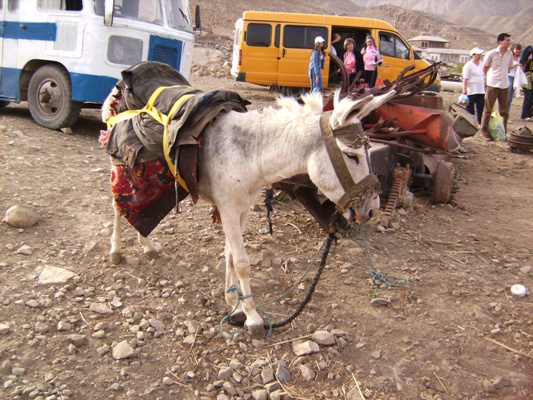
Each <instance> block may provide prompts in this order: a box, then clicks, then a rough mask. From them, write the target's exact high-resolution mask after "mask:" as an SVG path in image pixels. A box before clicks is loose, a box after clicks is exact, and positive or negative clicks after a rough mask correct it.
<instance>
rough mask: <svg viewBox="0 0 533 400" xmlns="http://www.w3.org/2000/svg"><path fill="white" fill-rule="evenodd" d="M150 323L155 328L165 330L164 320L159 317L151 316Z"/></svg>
mask: <svg viewBox="0 0 533 400" xmlns="http://www.w3.org/2000/svg"><path fill="white" fill-rule="evenodd" d="M148 323H149V324H150V325H151V326H152V327H154V328H155V330H156V331H160V332H163V331H164V330H165V324H164V323H163V321H161V320H160V319H157V318H151V319H150V320H149V321H148Z"/></svg>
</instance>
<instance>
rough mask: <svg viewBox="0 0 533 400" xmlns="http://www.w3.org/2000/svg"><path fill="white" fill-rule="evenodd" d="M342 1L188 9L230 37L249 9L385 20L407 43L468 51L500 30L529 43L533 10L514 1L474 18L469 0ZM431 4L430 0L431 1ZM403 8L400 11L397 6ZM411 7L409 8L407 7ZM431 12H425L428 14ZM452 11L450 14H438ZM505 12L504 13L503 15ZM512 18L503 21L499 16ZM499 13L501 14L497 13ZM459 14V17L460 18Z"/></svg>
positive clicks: (483, 9)
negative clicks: (443, 42) (439, 40)
mask: <svg viewBox="0 0 533 400" xmlns="http://www.w3.org/2000/svg"><path fill="white" fill-rule="evenodd" d="M356 3H358V2H357V1H355V0H353V1H352V2H347V1H342V0H325V1H316V0H313V1H303V0H296V1H293V2H292V3H291V4H290V5H288V4H287V2H284V1H281V0H273V1H270V2H264V1H259V0H236V1H234V2H229V1H225V0H221V1H216V2H202V1H201V0H191V5H192V6H195V5H197V4H199V5H200V7H201V16H202V27H203V29H204V30H207V31H208V32H210V33H212V34H214V35H218V36H227V37H232V32H233V27H234V24H235V21H236V20H237V19H238V18H239V17H241V16H242V13H243V12H244V11H247V10H253V11H285V12H299V13H310V14H336V15H346V16H357V17H369V18H378V19H383V20H385V21H387V22H389V23H391V24H392V25H394V26H395V27H396V28H397V29H398V31H399V32H400V33H401V34H402V36H404V37H405V38H407V39H409V38H411V37H413V36H417V35H419V34H421V33H425V34H429V35H437V36H441V37H443V38H445V39H447V40H449V41H450V46H452V47H455V48H466V49H468V48H471V47H474V46H480V47H483V48H487V49H488V48H492V47H494V46H495V36H496V35H497V34H498V33H499V32H500V31H507V32H509V33H510V34H511V35H513V41H516V42H519V43H522V44H527V43H533V39H532V38H533V27H532V24H531V21H532V20H533V8H531V7H529V8H526V6H525V2H523V1H521V0H520V1H517V2H513V3H512V4H513V5H512V6H509V7H507V8H506V7H504V6H501V2H494V1H488V2H484V3H483V4H479V2H477V3H476V7H477V8H476V9H477V12H478V14H477V16H472V15H474V14H473V13H474V9H473V5H472V4H473V2H471V1H469V0H467V1H458V0H450V1H441V2H438V4H439V6H438V7H437V8H435V7H433V8H431V7H429V5H428V2H427V1H421V2H418V1H410V0H404V1H398V2H396V4H397V5H396V6H392V5H381V3H385V1H381V0H370V1H365V2H364V4H367V5H369V6H374V7H372V8H367V7H364V6H362V5H361V4H362V3H363V2H359V3H361V4H356ZM430 3H431V4H432V5H433V6H435V3H436V2H434V1H431V2H430ZM398 5H401V6H403V7H400V6H398ZM409 7H412V8H413V9H412V10H411V9H408V8H409ZM428 9H429V10H433V11H431V12H427V11H426V10H428ZM450 10H454V11H455V14H453V15H447V16H444V15H437V14H436V13H437V12H438V13H447V12H450ZM504 10H505V11H504ZM515 11H516V13H515V14H512V15H513V16H508V17H506V18H502V17H500V16H499V15H509V14H510V13H512V12H515ZM497 12H502V14H495V13H497ZM460 14H461V15H460Z"/></svg>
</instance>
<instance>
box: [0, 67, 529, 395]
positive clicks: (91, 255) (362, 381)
mask: <svg viewBox="0 0 533 400" xmlns="http://www.w3.org/2000/svg"><path fill="white" fill-rule="evenodd" d="M192 83H193V84H194V85H195V86H198V87H200V88H202V89H204V90H210V89H212V88H216V87H224V88H226V89H231V90H236V91H238V92H239V93H241V95H242V96H243V97H245V98H247V99H249V100H251V101H252V102H253V103H254V107H259V108H261V107H263V106H265V105H267V104H270V103H272V96H271V95H270V94H269V93H268V91H267V90H265V89H263V88H259V87H253V86H248V85H243V84H239V83H236V82H233V81H232V80H228V79H219V78H195V77H193V78H192ZM446 96H448V97H449V98H450V99H454V98H455V96H456V95H446ZM519 103H520V101H515V104H514V105H513V112H512V119H513V120H517V117H518V115H517V113H518V107H519ZM516 125H518V124H516ZM530 127H531V126H530ZM102 128H103V125H102V124H101V123H100V122H99V120H98V115H97V113H96V112H95V111H92V112H89V111H87V112H85V111H84V114H83V116H82V118H81V119H80V120H79V121H78V123H77V124H76V125H75V126H74V128H73V134H72V135H65V134H63V133H60V132H53V131H49V130H46V129H43V128H40V127H39V126H37V125H36V124H35V123H34V122H33V121H32V120H31V118H30V116H29V112H28V110H27V107H26V106H25V105H22V106H16V107H12V106H9V107H7V108H5V109H2V110H0V142H1V143H0V166H1V169H2V178H0V206H1V209H2V211H3V212H5V210H7V209H8V208H9V207H11V206H13V205H17V204H19V205H29V206H32V207H34V208H35V209H37V210H38V211H39V213H40V214H41V216H42V218H43V219H42V220H41V221H40V222H39V223H37V224H36V225H34V226H32V227H30V228H27V229H16V228H13V227H11V226H9V225H7V224H5V223H2V224H1V225H0V280H1V291H0V363H1V369H0V377H1V382H2V386H1V388H0V393H1V395H0V397H1V398H5V399H28V398H32V399H47V400H52V399H87V400H89V399H90V400H94V399H123V398H132V399H133V398H142V399H196V398H202V399H215V398H216V399H220V400H222V399H230V398H231V399H233V398H234V399H238V398H243V399H249V398H253V399H267V396H270V397H269V398H271V399H276V398H277V399H279V398H300V399H302V398H303V399H319V398H323V399H334V398H339V399H344V398H348V399H360V398H361V394H362V395H363V396H364V397H365V398H368V399H383V400H385V399H386V400H392V399H449V400H452V399H453V400H457V399H464V400H466V399H477V400H481V399H506V400H511V399H514V400H518V399H520V400H525V399H531V398H533V316H532V312H531V311H532V310H533V304H532V300H531V299H532V298H533V297H532V295H531V292H532V291H533V272H532V265H533V260H532V252H533V239H532V238H533V218H532V215H533V180H532V179H531V177H532V171H533V158H532V156H531V155H521V154H513V153H511V152H509V151H508V150H507V149H506V146H505V145H504V144H499V143H485V142H482V141H481V140H480V139H478V138H472V139H468V140H466V141H465V142H464V147H465V148H466V150H467V152H466V153H464V154H463V156H462V157H461V158H456V159H454V160H453V162H454V164H455V167H456V168H457V171H458V181H459V190H458V192H457V194H456V196H455V199H454V202H453V205H437V206H435V205H432V204H431V203H430V202H429V201H428V198H427V197H426V196H425V195H422V194H417V195H416V197H415V205H414V208H413V209H412V210H401V211H400V212H399V213H398V214H397V216H396V219H395V222H397V223H398V225H397V229H390V230H386V231H385V232H380V231H378V230H377V228H376V222H374V223H371V224H370V225H368V226H366V227H365V230H364V238H365V241H364V242H363V241H362V240H361V239H360V238H361V236H360V232H359V231H358V230H354V231H353V232H351V233H349V234H346V235H345V236H344V237H343V238H342V239H341V240H340V241H339V243H338V245H337V247H336V249H335V251H334V252H333V254H332V255H331V256H330V258H329V262H328V266H327V269H326V271H325V272H324V275H323V278H322V280H321V281H320V283H319V286H318V291H317V293H316V294H315V296H314V297H313V301H312V303H311V304H310V306H309V307H308V308H306V309H305V310H304V312H303V313H302V315H301V316H300V317H299V318H298V319H297V320H296V321H295V322H293V323H292V324H291V325H290V326H288V327H286V328H285V329H283V328H282V329H278V330H275V331H274V332H273V335H272V336H271V337H270V338H269V339H268V340H266V341H251V340H250V339H249V338H248V337H247V336H246V335H244V334H242V333H238V334H235V335H232V334H229V333H227V332H224V329H229V328H227V327H224V329H222V328H221V327H220V325H219V324H220V321H221V319H222V318H223V316H224V315H225V314H226V313H227V312H228V311H229V310H228V308H227V306H226V305H225V303H224V299H223V291H224V286H223V285H224V271H223V262H222V260H221V258H222V254H223V248H224V235H223V233H222V231H221V229H220V228H219V227H218V226H216V225H213V224H211V222H210V216H209V212H208V210H209V207H208V205H206V204H204V203H200V204H198V205H194V206H193V205H192V204H191V203H190V202H187V201H186V202H185V203H184V210H183V211H184V212H183V213H182V214H179V215H177V214H171V215H169V216H168V217H167V218H166V219H165V220H164V221H163V223H162V224H161V225H160V226H159V227H158V228H157V229H156V231H155V232H154V233H153V239H154V241H155V243H156V245H157V246H158V247H159V248H160V250H161V254H162V257H161V258H160V259H158V260H149V259H147V258H146V257H145V256H143V255H142V252H141V249H140V247H139V246H138V245H137V243H136V236H135V234H134V232H133V230H132V229H131V228H129V227H128V228H126V229H124V247H125V255H126V260H125V261H126V262H124V263H123V264H121V265H119V266H112V265H110V263H109V262H108V258H107V253H108V251H109V248H108V244H109V237H110V228H111V223H112V208H111V196H110V191H109V174H108V171H109V160H108V157H107V155H106V154H105V152H104V151H103V150H102V149H100V148H99V145H98V140H97V139H98V135H99V130H100V129H102ZM274 207H275V212H274V235H273V236H272V237H271V236H270V235H268V226H267V223H266V220H265V209H264V207H259V208H258V210H257V211H254V212H252V213H251V217H250V221H249V224H248V226H247V230H246V233H245V241H246V245H247V250H248V252H249V254H250V255H251V258H252V260H253V263H254V268H253V278H254V279H253V285H254V286H253V289H254V292H255V299H256V302H257V303H262V302H263V301H266V300H268V299H272V298H274V297H275V296H278V295H281V294H282V293H285V292H286V291H287V290H288V289H289V288H290V287H291V285H293V284H294V283H296V282H297V281H298V279H299V277H300V276H301V274H302V273H303V272H304V270H305V269H306V268H307V266H308V262H309V260H311V259H312V258H313V257H314V255H315V253H316V250H317V248H318V247H319V246H320V244H321V243H322V241H323V240H324V234H323V233H322V231H321V230H320V229H319V227H318V225H317V224H316V223H315V221H314V220H313V219H312V218H311V217H310V216H309V215H308V214H307V213H306V212H304V211H303V210H302V207H301V206H300V205H299V204H298V203H292V202H281V201H279V202H276V203H275V205H274ZM365 249H366V250H368V253H369V257H370V259H371V260H372V263H373V265H374V267H375V268H376V269H378V270H380V271H382V272H383V273H386V274H389V275H394V276H399V277H405V278H408V279H409V284H407V285H405V286H402V287H395V288H390V289H387V287H386V286H384V285H381V286H378V285H375V284H373V283H372V280H371V279H369V275H367V271H369V270H371V266H370V265H369V263H368V261H367V258H366V256H365ZM46 267H57V268H60V269H61V270H63V271H64V270H68V271H71V272H73V273H74V274H75V276H74V277H73V278H71V279H69V280H68V281H66V282H65V283H60V284H39V277H40V276H41V272H42V271H43V270H44V269H45V268H46ZM313 272H314V270H313V271H312V272H311V273H313ZM311 279H312V278H311V277H307V278H305V279H304V280H303V282H302V283H300V284H299V285H298V289H297V290H296V293H293V294H291V295H289V297H287V298H285V299H283V300H281V301H278V302H276V305H275V306H273V307H266V308H265V312H267V313H269V315H270V316H271V318H272V319H273V320H279V319H280V318H283V317H284V316H286V315H288V314H290V313H291V312H292V311H293V310H294V308H295V307H296V305H297V304H298V302H299V301H300V300H301V298H302V297H303V295H304V293H305V290H306V289H307V288H308V287H309V285H310V282H311ZM516 283H520V284H523V285H524V286H526V288H528V290H529V294H528V295H527V296H526V297H522V298H518V297H516V296H513V295H512V294H511V292H510V287H511V285H513V284H516ZM375 298H382V299H385V300H386V302H385V303H386V304H383V305H375V304H372V302H371V300H372V299H375ZM315 331H327V332H328V334H329V335H331V337H334V339H335V340H334V344H333V345H329V346H328V345H325V344H322V345H320V346H319V351H318V352H316V353H313V354H310V355H304V356H297V355H296V353H295V351H294V349H293V344H294V343H296V342H297V341H298V339H299V338H302V339H301V341H307V340H311V337H310V336H309V335H310V334H312V333H313V332H315ZM314 340H315V341H318V339H317V338H316V337H315V338H314ZM120 349H122V350H124V351H125V352H126V354H125V353H120V352H119V350H120ZM130 349H131V352H130V353H128V351H130ZM357 386H358V387H360V390H361V392H359V391H358V389H357ZM360 393H361V394H360Z"/></svg>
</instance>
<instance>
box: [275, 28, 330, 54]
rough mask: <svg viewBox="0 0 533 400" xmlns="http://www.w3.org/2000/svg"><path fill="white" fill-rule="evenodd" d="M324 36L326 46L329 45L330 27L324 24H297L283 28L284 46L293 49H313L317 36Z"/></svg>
mask: <svg viewBox="0 0 533 400" xmlns="http://www.w3.org/2000/svg"><path fill="white" fill-rule="evenodd" d="M317 36H322V37H323V38H324V39H326V43H325V44H324V48H327V47H328V42H329V41H328V40H327V39H328V37H329V35H328V28H326V27H323V26H295V25H287V26H285V27H284V28H283V46H284V47H288V48H292V49H313V48H314V47H315V38H316V37H317Z"/></svg>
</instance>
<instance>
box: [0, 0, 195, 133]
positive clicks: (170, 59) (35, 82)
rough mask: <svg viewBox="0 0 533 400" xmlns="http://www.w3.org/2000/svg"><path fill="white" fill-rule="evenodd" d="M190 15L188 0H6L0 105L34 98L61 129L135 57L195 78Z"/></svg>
mask: <svg viewBox="0 0 533 400" xmlns="http://www.w3.org/2000/svg"><path fill="white" fill-rule="evenodd" d="M191 22H192V21H191V17H190V13H189V2H188V0H0V23H1V25H0V107H5V106H6V105H8V104H9V103H11V102H16V103H18V102H21V101H27V102H28V105H29V110H30V113H31V115H32V117H33V119H34V120H35V121H36V122H37V123H38V124H39V125H42V126H44V127H46V128H50V129H60V128H65V127H70V126H72V124H74V122H75V121H76V119H77V118H78V116H79V113H80V110H81V108H94V107H99V106H100V104H101V103H103V102H104V100H105V98H106V97H107V95H108V94H109V91H110V90H111V88H112V87H113V85H114V84H115V83H116V82H117V81H118V80H119V79H120V78H121V76H120V72H121V71H122V70H124V69H126V68H127V67H128V66H130V65H132V64H136V63H138V62H140V61H145V60H150V61H160V62H164V63H166V64H169V65H170V66H172V67H174V68H175V69H176V70H178V71H180V72H181V73H182V74H183V75H184V76H185V77H186V78H189V73H190V68H191V64H192V47H193V45H194V32H193V25H192V23H191Z"/></svg>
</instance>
